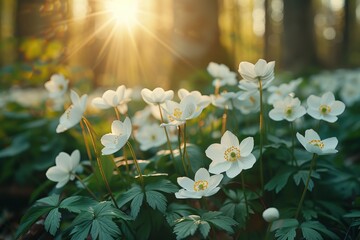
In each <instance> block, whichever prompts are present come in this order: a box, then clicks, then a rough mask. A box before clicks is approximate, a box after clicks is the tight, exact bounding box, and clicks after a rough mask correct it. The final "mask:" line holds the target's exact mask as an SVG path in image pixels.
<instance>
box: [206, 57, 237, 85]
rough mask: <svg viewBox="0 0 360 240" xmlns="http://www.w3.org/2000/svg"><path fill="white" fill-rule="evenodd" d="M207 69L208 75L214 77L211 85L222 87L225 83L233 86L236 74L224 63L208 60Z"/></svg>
mask: <svg viewBox="0 0 360 240" xmlns="http://www.w3.org/2000/svg"><path fill="white" fill-rule="evenodd" d="M207 71H208V72H209V73H210V75H211V76H212V77H213V78H215V79H214V81H213V82H212V84H213V86H215V87H216V86H217V87H222V86H225V85H230V86H234V85H236V83H237V82H238V81H237V79H236V74H235V73H234V72H232V71H230V70H229V68H228V67H227V66H226V65H224V64H218V63H214V62H210V63H209V65H208V67H207Z"/></svg>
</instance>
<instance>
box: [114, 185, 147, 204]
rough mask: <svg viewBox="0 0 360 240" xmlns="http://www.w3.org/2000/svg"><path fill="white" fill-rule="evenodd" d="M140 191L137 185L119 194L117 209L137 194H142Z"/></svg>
mask: <svg viewBox="0 0 360 240" xmlns="http://www.w3.org/2000/svg"><path fill="white" fill-rule="evenodd" d="M142 193H143V192H142V189H141V187H140V186H139V185H135V184H134V185H132V187H131V188H130V189H129V190H128V191H126V192H125V193H123V194H121V195H120V197H119V200H118V201H117V203H118V205H119V207H122V206H124V205H125V204H126V203H128V202H130V201H131V200H132V199H133V198H134V197H136V196H137V195H138V194H142Z"/></svg>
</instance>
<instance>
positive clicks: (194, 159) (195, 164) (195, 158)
mask: <svg viewBox="0 0 360 240" xmlns="http://www.w3.org/2000/svg"><path fill="white" fill-rule="evenodd" d="M186 151H187V156H188V157H189V160H190V165H191V169H192V171H193V172H196V171H197V170H199V168H202V167H207V166H208V164H209V162H210V159H209V158H207V157H206V155H205V154H204V151H202V150H201V149H200V148H199V147H198V146H196V145H194V144H188V145H187V148H186Z"/></svg>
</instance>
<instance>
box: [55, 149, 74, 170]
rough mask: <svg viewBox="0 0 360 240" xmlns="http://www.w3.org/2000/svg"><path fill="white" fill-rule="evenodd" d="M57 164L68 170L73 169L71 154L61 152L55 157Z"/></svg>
mask: <svg viewBox="0 0 360 240" xmlns="http://www.w3.org/2000/svg"><path fill="white" fill-rule="evenodd" d="M55 163H56V166H58V167H60V168H62V169H64V170H65V171H67V172H70V171H71V170H72V162H71V157H70V155H69V154H67V153H65V152H61V153H59V154H58V155H57V156H56V158H55Z"/></svg>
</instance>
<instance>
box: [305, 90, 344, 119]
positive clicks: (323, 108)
mask: <svg viewBox="0 0 360 240" xmlns="http://www.w3.org/2000/svg"><path fill="white" fill-rule="evenodd" d="M307 104H308V109H307V113H308V114H309V115H310V116H311V117H313V118H315V119H318V120H324V121H326V122H331V123H333V122H336V120H337V119H338V118H337V116H338V115H340V114H342V113H343V112H344V110H345V104H344V103H343V102H341V101H336V100H335V97H334V94H333V93H332V92H327V93H324V94H323V95H322V96H321V97H317V96H314V95H310V96H309V97H308V99H307Z"/></svg>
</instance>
